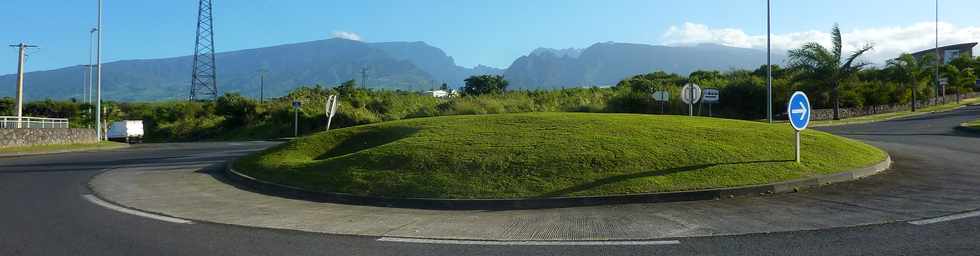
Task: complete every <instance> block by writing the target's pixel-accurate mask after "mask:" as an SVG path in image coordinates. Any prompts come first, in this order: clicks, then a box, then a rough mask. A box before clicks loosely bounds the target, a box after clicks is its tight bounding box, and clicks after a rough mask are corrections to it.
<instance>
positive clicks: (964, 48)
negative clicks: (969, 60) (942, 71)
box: [912, 42, 977, 64]
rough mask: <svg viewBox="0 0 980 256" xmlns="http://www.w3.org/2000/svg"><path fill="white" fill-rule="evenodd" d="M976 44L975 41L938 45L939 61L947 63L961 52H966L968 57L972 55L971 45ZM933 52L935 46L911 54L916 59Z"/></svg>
mask: <svg viewBox="0 0 980 256" xmlns="http://www.w3.org/2000/svg"><path fill="white" fill-rule="evenodd" d="M976 46H977V43H976V42H973V43H963V44H954V45H947V46H943V47H939V61H942V62H941V63H943V64H949V62H950V61H953V59H956V58H957V57H959V56H960V55H963V54H967V55H969V56H970V57H973V47H976ZM935 53H936V48H932V49H929V50H925V51H920V52H916V53H913V54H912V56H914V57H915V58H916V59H922V57H923V56H925V55H926V54H935Z"/></svg>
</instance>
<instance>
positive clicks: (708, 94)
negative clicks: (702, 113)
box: [701, 89, 721, 117]
mask: <svg viewBox="0 0 980 256" xmlns="http://www.w3.org/2000/svg"><path fill="white" fill-rule="evenodd" d="M703 94H704V95H702V96H701V102H704V103H705V104H708V116H709V117H710V116H711V105H713V104H716V103H718V101H720V100H721V92H719V91H718V89H704V93H703Z"/></svg>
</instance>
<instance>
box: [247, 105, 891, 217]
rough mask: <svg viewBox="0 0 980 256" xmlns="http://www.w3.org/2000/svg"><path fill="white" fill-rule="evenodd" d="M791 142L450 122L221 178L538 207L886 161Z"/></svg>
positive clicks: (477, 119) (272, 159)
mask: <svg viewBox="0 0 980 256" xmlns="http://www.w3.org/2000/svg"><path fill="white" fill-rule="evenodd" d="M793 136H794V131H793V130H792V129H791V128H789V127H787V126H786V125H770V124H762V123H758V122H748V121H737V120H726V119H714V118H699V117H683V116H654V115H630V114H586V113H532V114H507V115H483V116H450V117H438V118H421V119H412V120H404V121H395V122H386V123H381V124H375V125H365V126H358V127H352V128H347V129H340V130H334V131H330V132H326V133H319V134H315V135H313V136H309V137H304V138H300V139H296V140H294V141H291V142H288V143H285V144H283V145H280V146H277V147H274V148H271V149H269V150H266V151H265V152H262V153H260V154H257V155H252V156H248V157H245V158H243V159H242V160H239V161H236V162H234V163H233V164H232V167H233V169H234V170H235V171H234V173H237V174H243V176H248V177H250V178H254V179H256V180H259V181H264V182H268V183H275V184H281V185H285V186H289V187H295V188H299V189H302V190H306V191H311V192H324V193H334V194H342V195H351V196H360V197H378V198H415V199H418V198H425V199H542V198H545V199H546V198H570V197H608V196H623V195H637V194H658V193H659V194H663V193H670V192H694V191H708V190H719V189H733V188H745V187H752V186H760V185H769V184H777V183H783V182H790V181H799V180H806V179H811V178H817V177H823V176H828V175H834V174H839V173H845V172H848V171H852V170H857V169H862V168H868V167H871V166H876V165H879V164H880V163H882V162H883V161H886V159H887V154H886V153H884V152H883V151H881V150H879V149H876V148H874V147H872V146H869V145H867V144H864V143H861V142H857V141H854V140H850V139H846V138H843V137H838V136H834V135H831V134H827V133H824V132H820V131H805V132H803V133H802V143H803V145H804V147H803V151H802V155H803V157H804V159H806V160H805V161H804V162H802V163H797V162H795V161H794V146H793V143H794V138H793ZM886 167H887V166H886ZM881 170H883V168H877V169H876V171H875V172H877V171H881ZM863 176H865V175H860V176H858V177H863ZM858 177H855V178H858ZM762 192H765V191H762ZM770 192H772V191H770Z"/></svg>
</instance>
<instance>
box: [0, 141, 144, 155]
mask: <svg viewBox="0 0 980 256" xmlns="http://www.w3.org/2000/svg"><path fill="white" fill-rule="evenodd" d="M126 146H127V144H125V143H118V142H111V141H103V142H99V143H86V144H53V145H39V146H28V147H8V148H0V154H3V155H8V154H10V155H15V154H41V153H54V152H64V151H82V150H102V149H116V148H122V147H126Z"/></svg>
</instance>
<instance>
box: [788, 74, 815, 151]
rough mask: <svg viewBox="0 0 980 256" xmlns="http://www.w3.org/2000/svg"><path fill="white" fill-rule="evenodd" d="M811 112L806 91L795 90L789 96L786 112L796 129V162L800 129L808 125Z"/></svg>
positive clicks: (804, 128)
mask: <svg viewBox="0 0 980 256" xmlns="http://www.w3.org/2000/svg"><path fill="white" fill-rule="evenodd" d="M812 112H813V111H812V109H810V98H808V97H807V96H806V93H803V92H800V91H797V92H794V93H793V96H791V97H790V98H789V104H788V106H786V113H787V114H789V123H790V125H792V126H793V129H794V130H796V162H797V163H799V162H800V131H803V130H806V127H807V126H809V125H810V114H811V113H812Z"/></svg>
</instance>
